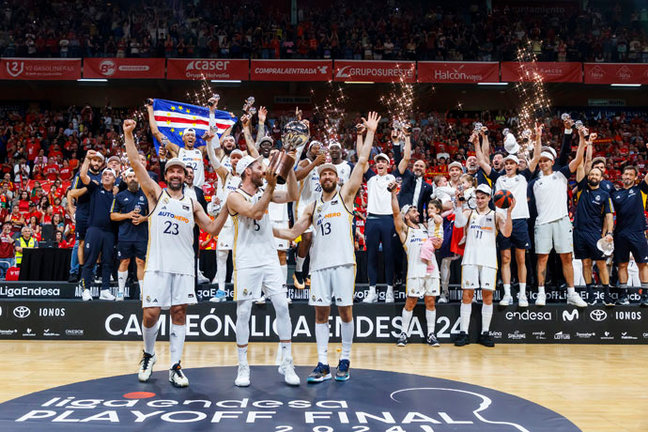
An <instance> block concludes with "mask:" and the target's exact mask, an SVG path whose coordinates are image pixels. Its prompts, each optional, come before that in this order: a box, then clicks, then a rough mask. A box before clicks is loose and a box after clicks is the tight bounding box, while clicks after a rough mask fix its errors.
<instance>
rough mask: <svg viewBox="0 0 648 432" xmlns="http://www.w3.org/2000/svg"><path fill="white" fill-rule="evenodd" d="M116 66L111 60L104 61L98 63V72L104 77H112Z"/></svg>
mask: <svg viewBox="0 0 648 432" xmlns="http://www.w3.org/2000/svg"><path fill="white" fill-rule="evenodd" d="M116 68H117V65H116V64H115V62H114V61H112V60H104V61H102V62H101V63H99V72H100V73H101V75H104V76H113V75H114V74H115V70H116Z"/></svg>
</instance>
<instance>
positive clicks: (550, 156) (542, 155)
mask: <svg viewBox="0 0 648 432" xmlns="http://www.w3.org/2000/svg"><path fill="white" fill-rule="evenodd" d="M542 158H545V159H549V160H551V162H553V161H554V160H555V159H554V155H553V153H551V152H549V151H543V152H542V153H540V159H542Z"/></svg>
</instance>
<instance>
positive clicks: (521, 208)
mask: <svg viewBox="0 0 648 432" xmlns="http://www.w3.org/2000/svg"><path fill="white" fill-rule="evenodd" d="M541 138H542V127H541V126H538V127H536V139H535V141H534V142H535V147H534V151H533V159H531V161H530V162H529V168H528V169H524V170H519V164H520V160H519V159H518V157H517V156H515V155H513V154H510V155H508V156H506V157H505V158H504V171H503V172H499V171H496V170H495V169H493V168H492V167H491V166H490V165H489V164H488V161H487V160H486V159H485V158H484V157H483V153H482V152H481V150H480V146H479V142H478V140H477V136H476V135H473V136H472V137H471V141H472V142H473V143H474V145H475V150H476V151H477V155H478V160H479V164H480V166H481V169H482V170H483V171H484V173H485V174H486V175H487V176H488V177H489V178H490V179H491V181H492V182H494V183H495V191H500V190H507V191H509V192H511V193H512V194H513V197H514V198H515V201H516V202H517V203H518V204H517V206H515V210H514V211H513V213H512V217H513V231H512V232H511V236H510V237H505V236H504V235H502V233H499V235H498V236H497V242H498V245H499V249H500V258H501V264H502V268H501V276H502V284H503V287H504V296H503V297H502V300H501V301H500V306H509V305H511V304H512V303H513V297H512V296H511V248H515V262H516V263H517V276H518V283H519V288H520V293H519V297H518V302H519V305H520V307H527V306H529V301H528V299H527V295H526V284H527V268H526V252H527V250H528V249H529V248H530V245H531V239H530V238H529V226H528V223H527V219H528V218H529V206H528V203H527V187H528V182H529V181H530V180H531V179H532V178H533V174H534V172H535V169H536V167H537V166H538V161H539V160H540V149H541V147H542V146H541V142H540V140H541ZM496 211H497V213H499V214H502V215H504V214H506V210H504V209H497V210H496Z"/></svg>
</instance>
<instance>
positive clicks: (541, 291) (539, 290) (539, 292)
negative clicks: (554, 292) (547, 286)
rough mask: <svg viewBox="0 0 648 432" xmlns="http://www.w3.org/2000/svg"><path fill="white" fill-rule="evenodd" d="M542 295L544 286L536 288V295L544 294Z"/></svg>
mask: <svg viewBox="0 0 648 432" xmlns="http://www.w3.org/2000/svg"><path fill="white" fill-rule="evenodd" d="M544 293H545V290H544V285H542V286H538V294H544Z"/></svg>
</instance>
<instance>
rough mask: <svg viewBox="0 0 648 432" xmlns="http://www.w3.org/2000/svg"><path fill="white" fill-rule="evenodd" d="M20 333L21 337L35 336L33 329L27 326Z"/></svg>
mask: <svg viewBox="0 0 648 432" xmlns="http://www.w3.org/2000/svg"><path fill="white" fill-rule="evenodd" d="M22 335H23V337H35V336H36V333H34V331H33V330H32V329H31V328H29V327H28V328H27V330H25V333H23V334H22Z"/></svg>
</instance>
